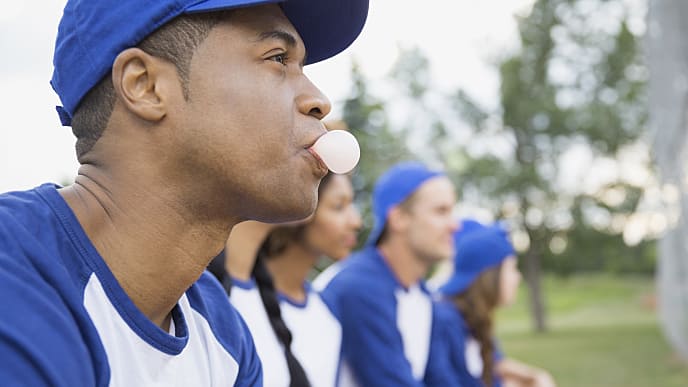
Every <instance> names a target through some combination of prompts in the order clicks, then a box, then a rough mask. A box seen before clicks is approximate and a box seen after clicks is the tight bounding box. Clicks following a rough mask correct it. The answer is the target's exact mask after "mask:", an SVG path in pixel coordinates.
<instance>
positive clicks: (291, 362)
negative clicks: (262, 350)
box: [251, 253, 311, 387]
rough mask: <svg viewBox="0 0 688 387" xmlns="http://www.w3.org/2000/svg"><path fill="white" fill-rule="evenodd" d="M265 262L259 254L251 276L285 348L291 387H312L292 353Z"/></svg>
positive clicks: (286, 328) (289, 336)
mask: <svg viewBox="0 0 688 387" xmlns="http://www.w3.org/2000/svg"><path fill="white" fill-rule="evenodd" d="M264 261H265V258H263V255H262V254H260V253H259V254H258V257H257V259H256V262H255V264H254V265H253V270H252V272H251V275H252V276H253V279H254V280H255V281H256V286H258V291H259V292H260V298H261V300H262V301H263V307H264V308H265V311H266V312H267V314H268V319H269V320H270V326H272V330H273V331H274V332H275V335H277V338H278V339H279V340H280V342H282V345H283V346H284V357H285V358H286V359H287V367H288V368H289V376H290V378H291V382H290V383H289V387H310V385H311V384H310V382H309V381H308V377H306V371H304V369H303V367H302V366H301V363H299V360H298V359H297V358H296V356H294V353H293V352H292V351H291V342H292V334H291V331H290V330H289V328H288V327H287V324H285V323H284V320H283V319H282V311H281V309H280V305H279V301H278V300H277V291H276V290H275V284H274V283H273V281H272V277H271V276H270V273H269V272H268V269H267V268H266V267H265V262H264Z"/></svg>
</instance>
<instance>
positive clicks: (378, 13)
mask: <svg viewBox="0 0 688 387" xmlns="http://www.w3.org/2000/svg"><path fill="white" fill-rule="evenodd" d="M64 4H65V1H63V0H44V1H41V2H40V6H37V5H35V4H34V3H32V2H26V1H12V2H6V4H3V11H2V13H0V52H2V53H3V55H2V60H0V117H2V119H3V122H2V124H0V192H5V191H9V190H16V189H27V188H32V187H34V186H36V185H39V184H41V183H43V182H48V181H50V182H57V183H59V182H64V181H71V179H72V178H73V176H74V175H75V173H76V170H77V166H78V164H77V162H76V157H75V153H74V139H73V136H72V134H71V129H70V128H63V127H61V126H60V124H59V120H58V118H57V114H56V113H55V105H58V104H59V100H58V98H57V96H56V95H55V94H54V92H53V91H52V89H51V88H50V85H49V83H48V82H49V80H50V77H51V74H52V55H53V45H54V41H55V35H56V31H57V24H58V22H59V19H60V16H61V14H62V9H63V7H64ZM421 4H422V7H421ZM531 4H532V0H482V1H472V0H425V1H423V2H417V1H416V2H411V1H407V0H371V5H370V12H369V16H368V21H367V23H366V26H365V28H364V30H363V32H362V34H361V36H360V37H359V39H358V40H357V41H356V42H355V43H354V44H353V45H352V46H351V47H350V48H349V49H348V50H347V51H346V52H345V53H344V54H341V55H339V56H338V57H336V58H333V59H330V60H327V61H325V62H323V63H319V64H316V65H312V66H308V67H307V69H306V72H307V74H308V75H309V76H311V78H312V79H313V81H314V82H315V83H316V84H317V85H318V86H319V87H320V88H321V89H322V90H323V91H324V92H325V94H327V95H328V96H329V97H330V99H331V100H332V102H333V107H334V110H333V113H332V114H331V117H333V118H337V116H338V115H339V111H340V108H341V106H340V104H339V102H340V101H342V100H343V99H344V98H345V96H346V95H347V92H348V91H349V78H348V74H349V68H350V66H351V62H352V60H353V59H354V58H355V60H357V61H358V62H359V64H360V65H361V68H362V70H363V72H364V73H365V74H366V75H367V77H369V78H371V79H373V80H374V79H377V78H381V77H384V76H385V75H386V74H387V73H388V71H389V70H390V66H391V65H392V64H393V63H394V61H395V60H396V58H397V54H398V50H399V48H400V47H401V48H413V47H416V46H417V47H420V48H421V50H422V51H423V52H424V53H425V55H427V56H428V58H429V60H430V63H431V66H432V72H433V77H434V79H436V80H440V81H441V85H442V87H446V88H448V89H449V88H455V87H457V86H462V87H464V88H466V89H467V90H468V91H469V92H471V93H472V94H473V95H474V96H475V97H477V98H479V99H481V100H484V101H489V100H490V99H492V98H493V97H494V96H496V90H497V79H496V76H495V73H494V70H493V67H492V66H491V65H490V64H489V60H490V59H491V58H494V57H495V56H496V55H500V53H501V52H504V50H511V49H513V48H514V47H515V45H516V44H517V43H516V42H517V39H516V24H515V20H514V14H515V13H516V12H523V11H524V10H527V9H528V7H529V6H530V5H531Z"/></svg>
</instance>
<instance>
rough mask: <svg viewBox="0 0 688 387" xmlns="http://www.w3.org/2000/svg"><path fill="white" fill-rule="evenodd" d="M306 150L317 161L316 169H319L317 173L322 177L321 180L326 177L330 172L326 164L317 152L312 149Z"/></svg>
mask: <svg viewBox="0 0 688 387" xmlns="http://www.w3.org/2000/svg"><path fill="white" fill-rule="evenodd" d="M306 150H307V151H308V153H310V154H311V156H312V157H313V159H314V160H315V165H316V169H317V172H318V174H319V175H320V177H321V178H323V177H325V175H327V173H328V172H329V169H328V168H327V165H325V163H324V162H323V161H322V159H321V158H320V156H318V154H317V153H315V151H314V150H313V149H312V148H308V149H306Z"/></svg>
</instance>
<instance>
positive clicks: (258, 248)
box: [216, 174, 361, 387]
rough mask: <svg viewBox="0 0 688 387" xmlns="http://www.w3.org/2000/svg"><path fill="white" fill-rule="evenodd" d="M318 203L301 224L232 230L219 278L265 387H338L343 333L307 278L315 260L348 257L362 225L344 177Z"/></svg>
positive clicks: (332, 180) (324, 186)
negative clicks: (250, 340)
mask: <svg viewBox="0 0 688 387" xmlns="http://www.w3.org/2000/svg"><path fill="white" fill-rule="evenodd" d="M318 197H319V199H318V207H317V209H316V210H315V213H314V214H313V215H312V216H311V217H310V218H308V219H306V220H304V221H301V222H295V223H289V224H281V225H267V224H262V223H258V222H245V223H242V224H240V225H238V226H235V228H234V229H233V230H232V234H231V235H230V238H229V239H228V242H227V246H226V249H225V250H226V251H227V252H228V253H227V255H226V258H227V259H226V262H225V264H224V269H225V270H224V273H223V274H221V278H223V283H224V284H225V288H226V289H227V290H228V292H229V294H230V300H231V302H232V304H233V305H234V306H235V307H236V308H237V309H238V310H239V312H240V313H241V315H242V316H243V318H244V319H245V320H246V322H247V325H248V326H249V329H250V330H251V333H252V335H253V337H254V341H255V342H256V349H257V352H258V355H259V357H260V358H261V361H262V363H263V372H264V380H265V386H266V387H270V386H290V387H291V386H293V387H296V386H310V385H312V386H318V387H319V386H323V387H330V386H335V385H337V378H338V374H339V363H340V348H341V326H340V325H339V322H338V321H337V320H336V318H335V317H334V315H333V313H332V312H331V311H330V310H329V308H328V307H327V306H326V305H325V304H324V303H323V301H322V300H321V299H320V296H319V294H318V293H317V292H316V291H314V290H313V289H312V288H311V286H310V284H309V282H308V281H307V278H308V276H309V274H310V273H311V270H312V268H313V266H314V265H315V263H316V261H317V260H318V259H319V258H320V257H322V256H328V257H330V258H334V259H341V258H343V257H345V256H347V255H348V254H349V253H350V252H351V249H353V247H354V246H355V244H356V235H357V233H358V230H359V228H360V227H361V218H360V215H359V213H358V211H357V210H356V208H355V207H354V205H353V187H352V185H351V181H350V179H349V177H348V176H346V175H336V174H329V175H327V176H325V178H323V180H322V182H321V184H320V186H319V189H318ZM227 273H230V274H227ZM216 274H217V272H216Z"/></svg>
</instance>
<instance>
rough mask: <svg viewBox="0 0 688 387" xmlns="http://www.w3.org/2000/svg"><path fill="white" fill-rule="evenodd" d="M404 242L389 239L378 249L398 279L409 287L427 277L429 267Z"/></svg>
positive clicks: (405, 286)
mask: <svg viewBox="0 0 688 387" xmlns="http://www.w3.org/2000/svg"><path fill="white" fill-rule="evenodd" d="M403 242H404V241H402V240H400V239H394V240H388V241H385V242H383V243H381V244H380V245H379V246H378V250H379V251H380V253H381V254H382V257H383V258H384V260H385V262H387V265H388V266H389V267H390V269H391V270H392V273H394V276H395V277H396V279H397V281H399V283H400V284H401V285H402V286H403V287H404V288H407V289H408V288H409V287H411V286H413V285H415V284H416V283H418V281H420V280H422V279H423V278H425V275H426V274H427V272H428V269H429V268H428V267H427V265H425V264H424V263H423V261H422V260H421V259H420V258H419V257H417V256H415V255H414V254H413V251H412V250H411V248H410V246H408V245H407V244H406V243H403Z"/></svg>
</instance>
